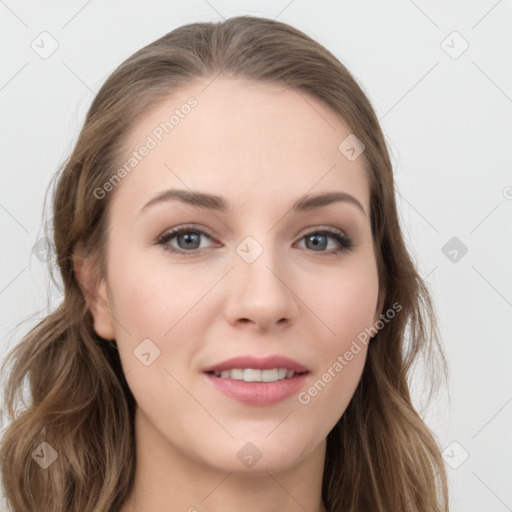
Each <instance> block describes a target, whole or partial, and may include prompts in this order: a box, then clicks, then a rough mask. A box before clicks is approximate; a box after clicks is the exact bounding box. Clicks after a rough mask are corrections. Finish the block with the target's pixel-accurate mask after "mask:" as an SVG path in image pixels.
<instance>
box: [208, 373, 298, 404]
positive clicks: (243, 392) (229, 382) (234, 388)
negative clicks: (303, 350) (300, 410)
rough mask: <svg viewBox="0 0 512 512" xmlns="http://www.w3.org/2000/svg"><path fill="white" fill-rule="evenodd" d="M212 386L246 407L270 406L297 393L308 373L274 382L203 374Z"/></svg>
mask: <svg viewBox="0 0 512 512" xmlns="http://www.w3.org/2000/svg"><path fill="white" fill-rule="evenodd" d="M205 375H206V377H207V378H208V380H209V381H210V382H212V384H213V385H214V386H215V387H216V388H217V389H219V390H220V391H222V393H224V394H225V395H227V396H229V397H231V398H234V399H235V400H238V401H239V402H242V403H244V404H248V405H272V404H276V403H278V402H281V401H282V400H285V399H286V398H289V397H290V396H292V395H294V394H296V393H298V392H299V390H300V389H301V387H302V386H303V385H304V381H305V380H306V378H307V376H308V372H306V373H301V374H299V375H295V376H294V377H292V378H290V379H282V380H276V381H274V382H245V381H243V380H236V379H228V378H223V377H216V376H215V375H213V374H210V373H205Z"/></svg>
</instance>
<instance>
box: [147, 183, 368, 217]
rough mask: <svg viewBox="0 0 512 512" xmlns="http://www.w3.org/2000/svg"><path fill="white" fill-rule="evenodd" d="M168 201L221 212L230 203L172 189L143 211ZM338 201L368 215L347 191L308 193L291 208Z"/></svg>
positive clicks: (302, 209) (216, 198) (212, 196)
mask: <svg viewBox="0 0 512 512" xmlns="http://www.w3.org/2000/svg"><path fill="white" fill-rule="evenodd" d="M168 201H181V202H182V203H185V204H188V205H190V206H194V207H196V208H204V209H211V210H216V211H221V212H225V211H227V210H228V203H227V202H226V200H225V199H224V198H222V197H220V196H217V195H214V194H207V193H205V192H199V191H191V190H180V189H170V190H165V191H163V192H160V193H158V194H157V195H156V196H155V197H153V198H152V199H151V200H150V201H148V202H147V203H146V204H145V205H144V206H143V207H142V209H141V213H142V212H143V211H144V210H146V209H147V208H149V207H151V206H154V205H156V204H158V203H162V202H168ZM337 202H343V203H347V204H352V205H354V206H356V207H357V208H358V209H359V210H360V211H361V212H362V213H363V215H366V212H365V211H364V208H363V205H362V204H361V203H360V202H359V201H358V200H357V199H356V198H355V197H354V196H352V195H350V194H347V193H346V192H320V193H317V194H306V195H304V196H302V197H301V198H299V199H297V201H295V202H294V203H293V205H292V207H291V210H292V211H294V212H306V211H310V210H313V209H316V208H321V207H322V206H327V205H329V204H332V203H337Z"/></svg>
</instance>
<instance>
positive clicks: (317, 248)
mask: <svg viewBox="0 0 512 512" xmlns="http://www.w3.org/2000/svg"><path fill="white" fill-rule="evenodd" d="M329 238H330V239H332V240H334V241H335V242H336V244H338V249H334V250H333V249H331V250H328V251H325V249H326V248H327V246H328V245H329ZM302 240H305V241H306V248H308V249H312V250H313V251H314V252H320V253H326V255H336V254H339V253H346V252H349V251H350V250H351V249H352V247H353V246H354V242H353V241H352V239H351V238H349V237H348V236H347V235H346V234H345V233H343V232H342V231H339V230H337V229H334V228H322V229H320V230H313V231H310V232H309V233H306V235H304V237H303V238H301V241H302Z"/></svg>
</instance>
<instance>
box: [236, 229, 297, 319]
mask: <svg viewBox="0 0 512 512" xmlns="http://www.w3.org/2000/svg"><path fill="white" fill-rule="evenodd" d="M256 236H258V238H259V240H258V239H256ZM256 236H252V235H250V236H247V237H246V238H245V239H244V240H242V242H240V243H239V244H238V246H237V247H236V248H235V252H236V254H235V255H234V262H233V266H234V269H233V271H232V272H231V280H232V287H233V288H232V294H231V297H230V303H229V307H228V309H227V314H228V316H229V318H230V320H231V321H237V320H238V319H246V320H251V321H253V322H254V323H256V324H259V325H260V326H261V327H263V326H265V327H268V326H269V325H270V324H272V323H273V322H278V321H280V320H281V319H282V318H285V319H288V320H293V319H294V318H295V316H296V314H297V304H296V300H295V296H294V294H293V293H292V291H291V289H290V288H291V284H289V283H287V281H288V280H289V279H290V277H289V273H288V272H287V268H286V265H285V264H284V262H285V260H284V259H283V257H282V255H280V254H279V248H278V247H277V246H276V244H275V243H274V242H271V240H272V236H271V234H267V235H256Z"/></svg>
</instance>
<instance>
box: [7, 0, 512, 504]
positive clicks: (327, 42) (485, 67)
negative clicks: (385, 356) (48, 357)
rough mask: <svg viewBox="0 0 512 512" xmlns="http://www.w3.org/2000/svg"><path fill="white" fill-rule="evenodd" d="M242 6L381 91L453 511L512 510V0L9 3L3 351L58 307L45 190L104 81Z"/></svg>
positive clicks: (371, 93) (375, 99) (376, 98)
mask: <svg viewBox="0 0 512 512" xmlns="http://www.w3.org/2000/svg"><path fill="white" fill-rule="evenodd" d="M240 14H253V15H256V16H265V17H269V18H275V19H277V20H278V21H283V22H285V23H289V24H291V25H293V26H295V27H297V28H298V29H300V30H302V31H304V32H305V33H306V34H308V35H309V36H311V37H312V38H313V39H316V40H317V41H318V42H320V43H321V44H323V45H324V46H326V47H327V48H328V49H329V50H330V51H331V52H332V53H334V54H335V55H336V56H337V57H338V58H339V59H340V60H341V61H342V62H343V63H344V64H345V65H346V66H347V67H348V69H349V70H350V71H351V72H352V73H353V74H354V76H355V77H356V79H357V80H358V82H359V83H360V84H361V85H362V87H363V89H364V90H365V92H366V93H367V95H368V97H369V98H370V101H371V102H372V104H373V105H374V108H375V110H376V112H377V115H378V117H379V119H380V121H381V124H382V128H383V130H384V133H385V136H386V139H387V141H388V145H389V148H390V151H391V154H392V159H393V163H394V166H395V172H396V180H397V187H398V194H399V195H398V200H399V206H400V212H401V218H402V222H403V227H404V231H405V235H406V238H407V241H408V245H409V248H410V251H411V252H412V254H413V256H414V259H415V261H416V262H417V265H418V268H419V270H420V273H421V275H422V276H423V277H425V278H426V281H427V283H428V284H429V286H430V289H431V291H432V293H433V296H434V300H435V303H436V309H437V312H438V317H439V323H440V331H441V335H442V339H443V342H444V346H445V349H446V352H447V355H448V359H449V365H450V377H449V381H448V385H447V386H445V388H444V389H443V390H442V392H441V393H440V394H439V395H438V397H437V399H436V401H435V402H434V403H433V404H432V405H431V407H430V408H429V409H427V411H426V413H425V419H426V421H427V423H428V424H429V426H430V427H431V428H432V429H433V430H434V432H435V434H436V435H437V437H438V439H439V442H440V444H441V446H442V448H446V450H445V456H446V457H447V461H449V463H450V465H452V466H457V465H458V464H460V466H459V467H458V468H457V469H452V468H450V467H449V468H448V469H449V478H450V489H451V504H452V511H454V512H462V511H464V512H473V511H475V512H476V511H479V512H480V511H483V510H485V511H497V512H500V511H506V510H512V486H511V485H510V475H511V473H512V471H511V470H512V436H511V435H510V432H511V431H512V429H511V426H512V403H511V402H512V386H511V381H512V376H511V375H512V372H511V371H510V365H511V363H512V357H511V356H512V348H511V343H510V341H511V337H510V333H511V331H512V315H511V309H512V273H511V272H510V261H512V258H511V253H512V242H511V240H512V237H511V233H512V232H511V229H510V228H511V224H512V223H511V210H512V200H511V199H512V175H511V173H510V165H511V160H512V159H511V154H510V147H511V141H512V138H511V136H512V116H511V114H512V72H511V71H512V44H511V40H510V39H511V37H510V34H511V33H512V23H511V18H512V2H511V0H500V1H496V0H489V1H473V2H462V1H459V2H451V3H450V4H449V5H448V4H447V3H446V2H441V1H440V0H436V1H429V2H427V1H421V0H417V1H415V2H413V1H412V0H401V1H398V0H395V1H388V2H378V1H360V2H334V1H315V2H314V3H313V2H305V1H300V0H292V1H289V0H283V1H275V2H270V1H253V2H250V1H238V2H234V1H232V2H228V1H223V0H208V1H206V0H195V1H190V2H186V3H185V2H180V3H178V2H170V1H169V0H165V1H164V0H161V1H158V0H151V1H146V2H134V1H120V0H119V1H111V2H108V3H107V2H99V1H98V0H89V1H88V2H87V1H84V0H79V1H76V0H74V1H67V2H64V1H60V2H56V1H53V2H50V1H46V2H40V3H38V2H35V1H32V2H16V1H14V0H6V1H0V23H1V25H0V34H1V38H2V40H1V44H0V47H1V48H2V67H1V71H0V102H1V109H2V114H1V123H0V130H1V137H0V145H1V146H0V150H1V166H0V169H1V173H2V174H1V180H2V181H1V184H2V186H1V188H0V226H1V242H2V250H1V251H0V308H1V309H0V311H1V317H0V330H1V336H2V338H1V340H0V348H1V352H0V357H1V355H2V354H3V353H5V351H6V350H7V348H8V347H11V346H12V344H13V343H15V342H17V341H18V340H19V336H20V335H21V334H22V333H25V332H26V331H27V330H28V328H29V327H30V326H31V325H33V324H34V322H35V321H36V320H37V318H40V317H42V316H43V315H44V314H45V312H46V311H47V309H46V308H47V307H48V304H47V293H48V285H49V284H48V279H47V269H46V265H45V264H44V263H42V262H41V261H40V260H39V259H38V258H37V257H35V256H34V255H33V254H32V248H33V246H34V244H35V243H36V242H37V241H38V240H39V239H40V238H41V236H42V235H43V232H42V208H43V199H44V193H45V190H46V187H47V185H48V183H49V180H50V178H51V176H52V175H53V174H54V173H55V171H56V170H57V168H58V166H59V165H60V164H61V163H62V162H63V161H64V159H65V157H66V155H67V154H68V153H69V152H70V150H71V148H72V147H73V144H74V142H75V140H76V137H77V135H78V131H79V129H80V127H81V125H82V123H83V120H84V116H85V112H86V110H87V109H88V107H89V105H90V103H91V101H92V99H93V97H94V95H95V93H96V92H97V91H98V89H99V88H100V86H101V85H102V83H103V82H104V81H105V79H106V78H107V76H108V75H109V74H110V73H111V72H112V71H113V70H114V68H115V67H116V66H117V65H118V64H120V63H121V62H122V61H123V60H125V59H126V58H127V57H129V56H130V55H131V54H132V53H134V52H135V51H136V50H138V49H139V48H141V47H142V46H144V45H146V44H148V43H150V42H152V41H153V40H155V39H157V38H159V37H161V36H162V35H164V34H165V33H167V32H169V31H171V30H172V29H174V28H176V27H177V26H180V25H183V24H185V23H191V22H195V21H219V20H221V19H222V18H228V17H231V16H235V15H240ZM43 31H47V32H48V33H49V34H51V37H52V38H53V39H55V40H56V41H57V43H58V48H57V50H56V51H55V52H54V53H53V54H52V55H51V56H49V57H48V58H46V59H43V58H41V57H40V56H39V55H38V54H37V53H36V52H35V51H34V50H33V49H32V47H31V44H36V43H37V42H38V41H40V38H41V37H48V36H40V34H41V32H43ZM454 31H456V32H457V33H458V34H459V35H457V34H455V35H454V34H452V33H453V32H454ZM462 38H463V39H462ZM464 40H465V41H466V42H467V44H469V47H468V48H467V50H466V51H465V52H464V53H462V54H461V55H460V56H458V55H457V54H458V52H459V51H461V50H462V49H463V48H464V46H463V45H464ZM33 41H35V43H33ZM443 41H444V43H443ZM39 44H40V43H39ZM47 48H48V46H47ZM447 52H448V53H447ZM450 52H451V55H450V54H449V53H450ZM455 56H457V58H454V57H455ZM452 237H457V238H458V239H459V240H460V241H461V242H462V243H463V244H464V245H465V246H466V247H467V249H468V252H467V254H465V255H464V256H462V257H460V254H461V253H460V252H459V253H458V254H459V255H458V256H457V258H458V260H457V261H456V262H454V261H451V260H450V259H449V258H448V257H447V256H445V254H444V253H443V252H442V248H443V247H444V246H445V244H446V243H447V242H448V241H449V240H450V239H451V238H452ZM506 262H508V264H507V263H506ZM51 300H52V301H53V303H57V302H58V300H59V297H58V296H57V297H53V298H52V299H51ZM34 313H36V315H35V316H34ZM27 318H29V320H28V321H27V322H25V323H23V324H21V325H18V324H19V323H20V322H21V321H23V320H25V319H27ZM416 397H417V398H416V399H417V400H418V401H419V398H418V395H416ZM448 398H450V400H449V399H448ZM453 442H456V443H457V444H451V443H453ZM466 452H467V454H468V458H467V460H465V461H463V459H464V456H465V454H466ZM462 461H463V462H462Z"/></svg>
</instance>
